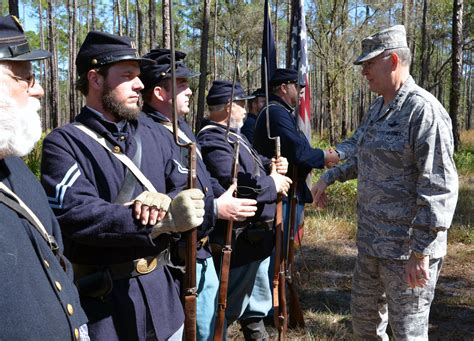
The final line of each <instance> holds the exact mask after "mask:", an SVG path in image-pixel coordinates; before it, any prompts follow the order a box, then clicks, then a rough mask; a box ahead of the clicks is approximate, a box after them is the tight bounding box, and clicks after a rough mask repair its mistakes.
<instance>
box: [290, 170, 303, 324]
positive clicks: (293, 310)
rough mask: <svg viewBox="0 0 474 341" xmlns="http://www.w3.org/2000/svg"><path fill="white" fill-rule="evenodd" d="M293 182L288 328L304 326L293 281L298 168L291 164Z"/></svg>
mask: <svg viewBox="0 0 474 341" xmlns="http://www.w3.org/2000/svg"><path fill="white" fill-rule="evenodd" d="M292 180H293V184H292V190H291V198H290V223H289V226H288V228H289V229H290V231H289V238H288V250H287V252H288V256H287V264H286V282H287V284H288V291H289V315H290V316H289V327H290V328H297V327H299V328H304V327H305V323H304V317H303V310H302V309H301V304H300V299H299V295H298V291H297V290H296V286H295V284H294V283H293V263H294V259H295V226H296V225H297V224H298V217H297V203H298V201H297V200H298V197H297V188H298V170H297V168H296V166H293V179H292Z"/></svg>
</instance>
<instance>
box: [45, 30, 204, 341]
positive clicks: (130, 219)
mask: <svg viewBox="0 0 474 341" xmlns="http://www.w3.org/2000/svg"><path fill="white" fill-rule="evenodd" d="M146 63H154V62H153V61H152V60H149V59H144V58H140V57H139V56H138V55H137V51H136V49H135V48H134V44H133V42H132V41H131V40H130V38H128V37H120V36H116V35H111V34H107V33H101V32H90V33H89V34H88V35H87V37H86V39H85V41H84V43H83V44H82V46H81V48H80V50H79V53H78V56H77V58H76V65H77V70H78V73H79V82H78V88H79V90H80V91H81V92H82V93H83V95H84V96H85V101H86V106H85V107H84V108H82V110H81V112H80V114H79V115H78V116H77V117H76V119H75V122H74V123H72V124H68V125H65V126H64V127H61V128H59V129H56V130H54V131H53V132H52V133H51V134H50V135H48V136H47V137H46V139H45V141H44V147H43V148H44V149H43V163H42V182H43V185H44V186H45V189H46V192H47V193H48V195H49V196H50V197H49V202H50V205H51V207H53V209H54V212H55V213H56V216H57V217H58V220H59V223H60V225H61V228H62V230H63V232H64V235H65V249H66V254H67V255H68V256H69V257H70V259H71V261H72V262H73V267H74V271H75V278H76V282H77V285H78V287H79V294H80V296H81V302H82V305H83V307H84V310H85V311H86V313H87V316H88V318H89V321H90V322H89V334H90V335H91V338H92V339H94V340H107V341H109V340H165V339H166V340H181V338H182V330H183V321H184V313H183V309H182V306H181V302H180V298H179V292H178V288H179V286H178V285H176V283H175V281H174V280H173V277H172V276H171V273H170V270H169V268H168V265H169V247H170V245H171V244H172V243H174V242H175V241H176V239H177V238H179V235H177V234H176V233H179V232H183V231H186V230H189V229H191V228H193V227H195V226H198V225H200V224H201V223H202V221H203V219H202V217H203V215H204V210H203V208H204V202H203V200H202V198H203V194H202V192H200V191H199V190H197V189H193V190H186V191H181V192H180V190H181V189H182V188H184V186H185V185H186V174H185V173H183V172H182V165H180V164H179V162H178V161H177V160H179V156H178V155H176V154H173V151H171V150H170V149H169V148H166V145H164V144H157V143H156V141H160V140H163V139H164V138H165V137H163V136H161V135H159V134H160V133H159V131H157V130H155V129H151V128H150V127H149V126H147V125H145V124H142V123H141V122H139V121H138V120H137V118H138V116H139V115H140V110H139V107H138V102H139V96H140V91H141V90H142V89H143V84H142V82H141V81H140V79H139V78H138V76H139V74H140V65H141V64H142V65H143V64H146ZM158 192H161V193H168V194H169V195H170V197H174V199H173V201H171V199H170V197H168V196H167V195H164V194H160V193H158ZM178 192H179V193H178ZM170 201H171V203H170ZM131 203H133V205H131ZM165 213H166V215H165ZM178 213H179V214H178ZM173 232H175V234H173Z"/></svg>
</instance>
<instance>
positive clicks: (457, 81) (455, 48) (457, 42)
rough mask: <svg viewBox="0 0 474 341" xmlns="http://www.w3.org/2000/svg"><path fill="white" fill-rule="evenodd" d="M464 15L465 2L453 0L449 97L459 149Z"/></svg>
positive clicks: (454, 134) (455, 140)
mask: <svg viewBox="0 0 474 341" xmlns="http://www.w3.org/2000/svg"><path fill="white" fill-rule="evenodd" d="M462 13H463V0H453V34H452V37H453V40H452V48H451V51H452V53H451V92H450V96H449V116H451V121H452V123H453V136H454V148H455V149H456V150H458V148H459V142H460V141H459V139H460V136H459V123H458V117H459V109H460V105H459V104H460V98H461V78H462Z"/></svg>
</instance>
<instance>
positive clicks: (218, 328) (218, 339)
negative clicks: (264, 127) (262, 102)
mask: <svg viewBox="0 0 474 341" xmlns="http://www.w3.org/2000/svg"><path fill="white" fill-rule="evenodd" d="M239 150H240V144H239V140H238V138H237V141H236V142H235V144H234V162H233V166H232V184H237V174H238V173H237V172H238V166H239ZM234 196H235V193H234ZM233 228H234V222H233V221H232V220H228V221H227V227H226V234H225V245H224V247H223V248H222V259H221V274H220V284H219V294H218V303H217V313H216V324H215V329H214V341H222V339H223V336H224V324H225V310H226V308H227V289H228V287H229V272H230V257H231V254H232V230H233Z"/></svg>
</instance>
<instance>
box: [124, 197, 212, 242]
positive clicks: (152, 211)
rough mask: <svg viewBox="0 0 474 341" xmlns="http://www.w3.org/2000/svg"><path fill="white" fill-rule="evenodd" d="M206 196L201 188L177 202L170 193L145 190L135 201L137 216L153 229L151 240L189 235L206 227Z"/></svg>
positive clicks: (134, 212) (143, 223) (176, 198)
mask: <svg viewBox="0 0 474 341" xmlns="http://www.w3.org/2000/svg"><path fill="white" fill-rule="evenodd" d="M203 199H204V194H203V193H202V192H201V191H200V190H198V189H195V188H194V189H187V190H184V191H182V192H180V193H179V194H178V195H177V196H176V197H175V198H174V199H173V200H171V198H170V197H169V196H167V195H166V194H162V193H155V192H148V191H145V192H143V193H141V194H140V195H139V196H138V197H136V198H135V199H134V200H133V202H131V203H128V204H133V214H134V217H135V219H137V220H140V222H141V223H142V225H149V226H151V228H152V230H151V233H150V235H151V237H152V238H156V237H158V236H159V235H160V234H163V233H171V232H185V231H188V230H190V229H192V228H194V227H197V226H199V225H201V224H202V222H203V219H204V218H203V217H204V200H203Z"/></svg>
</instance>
